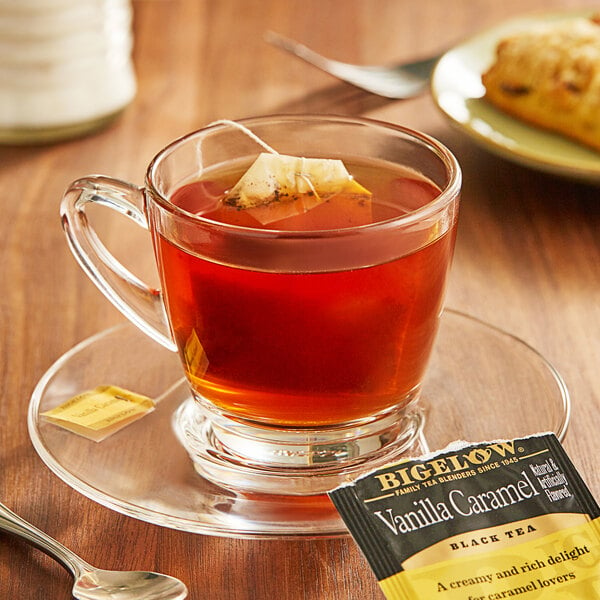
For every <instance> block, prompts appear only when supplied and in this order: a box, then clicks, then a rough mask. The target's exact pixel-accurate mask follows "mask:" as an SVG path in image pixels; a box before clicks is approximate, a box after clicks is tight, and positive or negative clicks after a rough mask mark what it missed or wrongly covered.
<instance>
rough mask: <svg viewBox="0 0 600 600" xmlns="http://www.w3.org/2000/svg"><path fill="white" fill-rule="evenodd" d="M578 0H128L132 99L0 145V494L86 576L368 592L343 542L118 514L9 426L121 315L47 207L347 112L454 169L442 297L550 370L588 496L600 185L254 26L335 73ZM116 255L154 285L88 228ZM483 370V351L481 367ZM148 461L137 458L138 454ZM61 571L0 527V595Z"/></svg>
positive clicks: (41, 592) (313, 597)
mask: <svg viewBox="0 0 600 600" xmlns="http://www.w3.org/2000/svg"><path fill="white" fill-rule="evenodd" d="M595 4H597V3H596V2H591V1H585V0H576V1H569V0H503V1H502V2H495V1H491V0H453V1H452V2H447V1H446V0H419V2H414V1H413V0H393V1H392V0H375V1H373V2H369V1H367V0H331V1H329V2H327V1H323V0H218V1H216V0H215V1H212V0H134V2H133V5H134V10H135V23H134V30H135V31H134V32H135V50H134V60H135V65H136V71H137V77H138V84H139V89H138V93H137V96H136V98H135V100H134V102H133V103H132V104H131V105H130V106H129V107H128V108H127V110H126V111H125V113H124V114H123V115H122V117H121V118H120V119H119V120H118V121H117V122H116V123H114V124H113V125H112V126H110V127H109V128H107V129H105V130H103V131H100V132H98V133H95V134H93V135H90V136H88V137H85V138H82V139H77V140H70V141H66V142H63V143H58V144H54V145H46V146H37V147H36V146H30V147H16V146H15V147H3V148H0V190H2V207H1V212H0V214H1V216H0V273H1V285H2V293H1V294H0V332H1V338H0V340H1V341H0V390H1V393H0V497H1V498H2V500H3V501H4V502H5V503H6V504H8V506H10V507H11V508H12V509H13V510H15V511H16V512H18V513H20V514H21V515H23V516H24V517H25V518H27V519H28V520H30V521H31V522H33V523H34V524H36V525H37V526H38V527H40V528H41V529H43V530H45V531H47V532H48V533H49V534H51V535H53V536H54V537H56V538H58V539H59V540H60V541H62V542H63V543H64V544H66V545H67V546H69V547H72V548H73V549H74V550H76V551H77V552H78V553H79V554H81V555H82V556H83V557H84V558H85V559H86V560H88V561H89V562H91V563H92V564H96V565H98V566H102V567H104V568H124V569H152V570H157V571H162V572H165V573H169V574H172V575H175V576H178V577H180V578H181V579H183V580H184V581H185V582H186V583H187V584H188V586H189V588H190V598H192V599H193V600H204V599H209V600H227V599H233V598H235V599H236V600H262V599H265V600H274V599H278V600H279V599H282V600H300V599H302V600H329V599H331V600H375V599H379V600H381V599H382V598H383V595H382V593H381V592H380V590H379V588H378V586H377V583H376V581H375V578H374V576H373V575H372V573H371V571H370V570H369V568H368V566H367V564H366V562H365V560H364V558H363V557H362V555H361V553H360V552H359V550H358V549H357V547H356V546H355V544H354V543H353V542H352V540H350V539H338V540H316V541H289V540H288V541H281V540H280V541H264V540H263V541H256V540H254V541H253V540H237V539H226V538H217V537H210V536H203V535H195V534H190V533H185V532H180V531H175V530H171V529H167V528H163V527H159V526H156V525H152V524H147V523H144V522H141V521H137V520H135V519H132V518H129V517H126V516H123V515H120V514H117V513H116V512H113V511H111V510H109V509H107V508H104V507H102V506H100V505H98V504H96V503H94V502H92V501H91V500H89V499H87V498H85V497H84V496H82V495H81V494H79V493H78V492H76V491H75V490H73V489H71V488H70V487H69V486H67V485H66V484H65V483H63V482H62V481H61V480H59V479H58V478H57V477H56V476H55V475H53V474H52V473H51V472H50V471H49V469H48V468H47V467H46V466H45V465H44V464H43V462H42V461H41V459H40V458H39V457H38V455H37V454H36V452H35V451H34V449H33V447H32V444H31V442H30V438H29V435H28V431H27V408H28V403H29V399H30V396H31V393H32V390H33V389H34V387H35V385H36V383H37V381H38V380H39V378H40V377H41V376H42V375H43V374H44V372H45V371H46V370H47V369H48V368H49V367H50V365H51V364H52V363H53V362H54V361H55V360H56V359H57V358H59V357H60V356H61V355H62V354H63V353H64V352H65V351H67V350H68V349H69V348H71V347H72V346H73V345H74V344H76V343H77V342H79V341H80V340H83V339H85V338H87V337H88V336H90V335H92V334H94V333H96V332H98V331H101V330H103V329H105V328H106V327H108V326H111V325H113V324H116V323H120V322H122V321H123V317H122V316H121V315H120V314H119V313H117V311H116V310H115V309H114V308H112V306H111V305H110V304H109V303H108V302H107V301H106V300H105V299H104V298H103V297H102V296H101V294H100V293H99V292H98V291H97V289H96V288H95V287H94V285H93V284H92V283H90V281H89V280H88V279H87V278H86V277H85V276H84V274H83V273H82V271H81V270H80V269H79V267H78V266H77V264H76V262H75V261H74V259H73V258H72V256H71V254H70V252H69V250H68V248H67V245H66V243H65V240H64V236H63V233H62V230H61V227H60V221H59V216H58V206H59V202H60V199H61V197H62V193H63V191H64V189H65V188H66V186H67V185H68V184H69V183H70V182H71V181H72V180H74V179H76V178H79V177H81V176H83V175H86V174H90V173H104V174H109V175H112V176H115V177H118V178H121V179H125V180H128V181H131V182H133V183H137V184H141V183H142V182H143V176H144V171H145V167H146V165H147V164H148V162H149V160H150V159H151V158H152V156H153V155H154V154H155V153H156V152H157V151H158V150H160V149H161V148H162V147H163V146H164V145H165V144H166V143H168V142H169V141H170V140H172V139H173V138H175V137H177V136H179V135H182V134H184V133H186V132H188V131H190V130H192V129H196V128H199V127H201V126H203V125H205V124H207V123H209V122H211V121H213V120H215V119H221V118H227V119H236V118H242V117H247V116H254V115H260V114H268V113H299V112H312V113H337V114H346V115H363V116H367V117H372V118H376V119H382V120H387V121H391V122H394V123H400V124H405V125H408V126H411V127H414V128H417V129H421V130H423V131H425V132H427V133H430V134H432V135H434V136H436V137H437V138H439V139H440V140H441V141H443V142H444V143H445V144H446V145H448V146H449V147H450V148H451V149H452V151H453V152H454V153H455V154H456V156H457V157H458V159H459V161H460V163H461V165H462V168H463V171H464V192H463V201H462V213H461V220H460V226H459V234H458V242H457V249H456V257H455V262H454V269H453V273H452V277H451V283H450V288H449V293H448V305H449V306H451V307H453V308H456V309H459V310H461V311H464V312H467V313H470V314H472V315H475V316H477V317H479V318H481V319H483V320H485V321H488V322H490V323H493V324H494V325H497V326H499V327H501V328H503V329H505V330H507V331H510V332H512V333H514V334H515V335H518V336H519V337H520V338H522V339H524V340H525V341H527V342H528V343H530V344H531V345H533V346H534V347H535V348H537V349H538V350H539V351H540V352H541V353H542V354H543V355H544V356H545V357H547V358H548V359H549V360H550V361H551V362H552V363H553V364H554V365H555V366H556V368H557V369H558V370H559V372H560V373H561V374H562V375H563V377H564V379H565V380H566V382H567V385H568V387H569V390H570V393H571V396H572V399H573V415H572V422H571V426H570V429H569V432H568V435H567V438H566V442H565V445H566V448H567V450H568V452H569V454H570V455H571V457H572V459H573V460H574V462H575V463H576V465H577V467H578V468H579V469H580V472H581V473H582V475H583V477H584V478H585V480H586V481H587V483H588V484H589V486H590V487H591V489H592V492H593V493H594V494H595V495H596V496H597V497H598V496H600V475H599V472H600V471H599V469H598V468H597V460H598V454H599V452H598V451H599V449H600V443H599V437H598V408H599V394H600V392H599V390H600V369H599V365H600V188H598V187H594V186H591V185H587V184H584V183H580V182H575V181H569V180H564V179H559V178H556V177H553V176H551V175H545V174H542V173H539V172H536V171H533V170H531V169H528V168H525V167H522V166H518V165H516V164H513V163H511V162H508V161H505V160H503V159H500V158H497V157H495V156H493V155H491V154H489V153H487V152H485V151H483V150H481V149H480V148H478V147H476V146H475V145H473V143H472V142H471V141H470V140H469V139H467V138H466V137H464V135H463V134H461V133H460V132H458V131H455V130H454V129H453V128H452V127H451V126H450V125H449V124H448V123H447V122H446V121H445V119H444V118H443V117H442V115H441V114H440V113H439V111H438V110H437V109H436V108H435V106H434V104H433V102H432V100H431V97H430V96H429V95H428V94H424V95H422V96H420V97H418V98H415V99H412V100H407V101H400V100H398V101H392V100H385V99H382V98H378V97H375V96H372V95H370V94H367V93H365V92H362V91H360V90H357V89H356V88H354V87H352V86H350V85H347V84H344V83H341V82H339V81H337V80H335V79H333V78H332V77H330V76H328V75H326V74H324V73H321V72H320V71H318V70H316V69H314V68H312V67H310V66H308V65H306V64H304V63H302V62H301V61H299V60H297V59H294V58H292V57H290V56H287V55H285V54H283V53H282V52H281V51H279V50H277V49H274V48H272V47H271V46H269V45H268V44H266V43H265V42H264V41H263V34H264V32H265V31H266V30H267V29H272V30H275V31H278V32H280V33H283V34H285V35H289V36H291V37H295V38H297V39H300V40H302V41H304V42H305V43H307V44H308V45H310V46H312V47H313V48H314V49H316V50H318V51H321V52H323V53H325V54H328V55H330V56H332V57H334V58H338V59H341V60H345V61H349V62H361V63H386V62H394V61H399V60H402V59H410V58H416V57H418V56H424V55H426V54H429V53H433V52H436V51H440V50H442V49H444V48H446V47H449V46H451V45H452V44H454V43H456V42H457V41H459V40H461V39H463V38H464V37H465V36H468V35H470V34H473V33H475V32H477V31H479V30H481V29H482V28H486V27H489V26H492V25H494V24H496V23H499V22H501V21H503V20H504V19H507V18H510V17H512V16H515V15H519V14H522V13H525V12H529V11H534V10H550V9H562V8H565V9H568V8H575V7H580V6H593V5H595ZM99 227H101V228H103V231H104V232H105V235H106V237H107V239H108V241H109V243H110V244H114V246H115V252H117V253H118V254H119V256H123V257H124V259H125V260H126V261H127V262H128V264H129V265H130V266H131V268H132V269H134V270H136V271H137V272H138V273H140V274H141V275H142V276H143V277H145V278H151V277H154V276H155V275H154V272H153V267H152V262H151V257H150V253H149V252H140V251H139V249H140V245H143V244H145V243H147V240H146V239H140V238H139V233H135V232H134V233H132V234H131V235H123V229H122V228H121V226H118V227H113V226H112V225H110V224H109V223H108V222H106V223H104V222H103V221H100V225H99ZM490 360H493V357H490ZM155 451H159V450H158V449H155V448H148V452H150V453H151V452H155ZM70 589H71V579H70V576H69V575H68V574H67V573H66V572H65V571H64V570H63V569H62V568H61V567H60V566H58V565H57V564H55V563H54V562H53V561H51V560H50V559H48V558H47V557H46V556H45V555H43V554H42V553H40V552H39V551H37V550H34V549H32V548H30V547H28V546H27V545H25V544H24V543H22V542H20V541H18V540H14V539H11V538H8V537H7V536H6V535H4V534H1V533H0V597H1V598H6V599H9V598H11V599H12V598H14V599H17V598H18V599H19V600H46V599H48V600H49V599H52V600H58V599H67V598H70V597H71V596H70Z"/></svg>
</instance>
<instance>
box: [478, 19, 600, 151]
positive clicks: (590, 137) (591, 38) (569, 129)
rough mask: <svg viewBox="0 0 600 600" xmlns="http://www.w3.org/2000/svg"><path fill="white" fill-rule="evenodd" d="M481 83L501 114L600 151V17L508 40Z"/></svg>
mask: <svg viewBox="0 0 600 600" xmlns="http://www.w3.org/2000/svg"><path fill="white" fill-rule="evenodd" d="M482 82H483V85H484V87H485V98H486V99H487V100H488V101H489V102H491V103H492V104H494V105H495V106H496V107H498V108H500V109H501V110H503V111H505V112H507V113H509V114H511V115H513V116H514V117H517V118H519V119H521V120H523V121H526V122H528V123H531V124H533V125H536V126H538V127H543V128H545V129H549V130H552V131H556V132H559V133H561V134H563V135H565V136H568V137H570V138H572V139H575V140H577V141H578V142H580V143H582V144H585V145H587V146H590V147H592V148H595V149H596V150H598V151H600V15H597V16H595V17H592V18H590V19H586V18H574V19H568V20H565V21H557V22H550V23H543V24H540V25H539V26H536V27H535V28H531V29H528V30H525V31H521V32H518V33H515V34H513V35H510V36H507V37H506V38H504V39H502V40H500V42H499V43H498V45H497V47H496V56H495V60H494V62H493V64H492V66H491V67H490V68H489V69H488V70H487V71H486V72H485V73H483V75H482Z"/></svg>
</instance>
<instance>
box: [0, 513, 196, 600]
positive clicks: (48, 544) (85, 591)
mask: <svg viewBox="0 0 600 600" xmlns="http://www.w3.org/2000/svg"><path fill="white" fill-rule="evenodd" d="M0 529H1V530H3V531H6V532H7V533H10V534H13V535H16V536H19V537H22V538H24V539H25V540H26V541H27V542H28V543H30V544H31V545H32V546H35V547H36V548H39V549H40V550H42V551H43V552H45V553H46V554H48V556H51V557H52V558H54V559H55V560H57V561H58V562H59V563H60V564H61V565H63V566H64V567H65V568H67V569H68V570H69V571H71V573H72V574H73V576H74V577H75V585H74V586H73V596H74V597H75V598H78V599H79V600H109V599H110V600H134V599H136V600H139V599H140V598H143V599H144V600H183V598H186V597H187V593H188V592H187V588H186V586H185V584H183V583H182V582H181V581H179V579H175V578H174V577H171V576H169V575H161V574H159V573H149V572H147V571H105V570H103V569H96V568H95V567H92V566H91V565H89V564H88V563H86V562H85V561H84V560H83V559H81V558H79V556H77V555H76V554H74V553H73V552H71V550H69V549H68V548H66V547H65V546H63V545H62V544H61V543H59V542H57V541H56V540H54V539H52V538H51V537H50V536H48V535H46V534H45V533H44V532H42V531H40V530H39V529H37V527H34V526H33V525H31V524H30V523H28V522H27V521H25V519H22V518H21V517H19V516H18V515H16V514H15V513H14V512H12V510H10V509H9V508H7V507H6V506H5V505H4V504H2V502H0Z"/></svg>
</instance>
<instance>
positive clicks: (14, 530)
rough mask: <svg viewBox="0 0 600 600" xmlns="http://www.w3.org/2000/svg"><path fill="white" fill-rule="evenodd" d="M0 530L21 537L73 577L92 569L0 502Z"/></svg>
mask: <svg viewBox="0 0 600 600" xmlns="http://www.w3.org/2000/svg"><path fill="white" fill-rule="evenodd" d="M0 530H2V531H5V532H6V533H10V534H12V535H16V536H18V537H21V538H23V539H24V540H25V541H27V542H28V543H29V544H31V545H32V546H35V547H36V548H39V549H40V550H41V551H42V552H45V553H46V554H47V555H48V556H50V557H52V558H54V559H55V560H56V561H58V562H59V563H60V564H61V565H63V567H65V568H66V569H68V570H69V571H71V573H72V574H73V575H74V576H75V577H79V576H80V575H82V574H83V573H85V572H86V571H89V570H91V569H92V567H91V566H90V565H88V564H87V563H86V562H85V561H84V560H83V559H81V558H79V556H77V555H76V554H75V553H74V552H72V551H71V550H69V549H68V548H66V547H65V546H63V545H62V544H61V543H60V542H57V541H56V540H55V539H53V538H51V537H50V536H49V535H47V534H45V533H44V532H43V531H40V530H39V529H38V528H37V527H35V526H33V525H32V524H31V523H28V522H27V521H26V520H25V519H23V518H22V517H20V516H19V515H17V514H15V513H14V512H13V511H12V510H10V509H9V508H8V507H7V506H5V505H4V504H2V502H0Z"/></svg>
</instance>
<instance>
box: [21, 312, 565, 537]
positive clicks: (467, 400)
mask: <svg viewBox="0 0 600 600" xmlns="http://www.w3.org/2000/svg"><path fill="white" fill-rule="evenodd" d="M103 384H111V385H117V386H121V387H124V388H127V389H129V390H131V391H134V392H137V393H140V394H144V395H147V396H150V397H152V398H154V399H155V400H158V404H157V407H156V410H155V411H154V412H152V413H150V414H148V415H147V416H145V417H144V418H142V419H140V420H139V421H137V422H135V423H133V424H131V425H129V426H128V427H126V428H125V429H123V430H121V431H119V432H117V433H115V434H114V435H112V436H111V437H109V438H107V439H105V440H104V441H102V442H98V443H96V442H92V441H89V440H87V439H85V438H83V437H80V436H78V435H75V434H73V433H70V432H69V431H66V430H64V429H62V428H60V427H57V426H56V425H53V424H51V423H48V422H47V421H45V420H44V419H43V418H41V417H40V414H41V413H42V412H44V411H46V410H49V409H50V408H53V407H55V406H57V405H58V404H61V403H62V402H64V401H65V400H67V399H68V398H70V397H72V396H74V395H76V394H78V393H80V392H82V391H85V390H87V389H91V388H95V387H97V386H98V385H103ZM189 396H190V394H189V391H188V388H187V385H186V383H185V381H184V379H183V377H182V371H181V366H180V364H179V359H178V357H177V356H176V355H175V354H174V353H170V352H169V351H167V350H165V349H164V348H162V347H161V346H159V345H158V344H156V343H155V342H153V341H152V340H151V339H150V338H148V337H147V336H145V335H144V334H143V333H141V332H140V331H139V330H138V329H137V328H136V327H135V326H133V325H131V324H129V323H125V324H123V325H119V326H117V327H114V328H111V329H108V330H106V331H103V332H101V333H99V334H97V335H95V336H93V337H91V338H88V339H87V340H85V341H83V342H81V343H80V344H78V345H77V346H75V347H74V348H73V349H71V350H70V351H69V352H67V353H66V354H65V355H64V356H62V357H61V358H60V359H59V360H58V361H57V362H56V363H54V365H53V366H52V367H51V368H50V369H49V370H48V371H47V372H46V374H45V375H44V376H43V377H42V379H41V380H40V382H39V383H38V385H37V386H36V388H35V390H34V392H33V395H32V398H31V402H30V406H29V416H28V424H29V433H30V436H31V440H32V442H33V445H34V447H35V449H36V451H37V452H38V454H39V455H40V457H41V458H42V460H43V461H44V462H45V463H46V465H47V466H48V467H49V468H50V469H51V470H52V471H53V472H54V473H55V474H56V475H57V476H58V477H60V478H61V479H62V480H63V481H64V482H66V483H67V484H68V485H70V486H71V487H72V488H74V489H75V490H77V491H78V492H80V493H82V494H83V495H85V496H87V497H88V498H91V499H92V500H94V501H96V502H98V503H100V504H102V505H104V506H107V507H108V508H111V509H113V510H116V511H117V512H120V513H123V514H125V515H129V516H131V517H135V518H137V519H141V520H142V521H147V522H150V523H154V524H157V525H162V526H165V527H171V528H174V529H180V530H183V531H189V532H193V533H202V534H209V535H217V536H224V537H238V538H288V537H290V538H300V537H304V538H311V537H339V536H345V535H347V530H346V527H345V526H344V524H343V522H342V520H341V518H340V517H339V516H338V514H337V512H336V511H335V509H334V508H333V506H332V504H331V503H330V501H329V499H328V498H327V496H325V495H320V496H308V497H302V496H276V495H267V494H255V495H253V494H241V493H235V492H232V491H230V490H225V489H222V488H220V487H217V486H215V485H214V484H212V483H210V482H208V481H207V480H205V479H203V478H202V477H201V476H200V475H198V474H197V473H196V471H195V470H194V466H193V464H192V462H191V460H190V459H189V457H188V454H187V453H186V451H185V450H184V448H183V447H182V446H181V445H180V444H179V442H178V441H177V438H176V436H175V433H174V431H173V428H172V418H173V415H174V414H175V412H176V411H177V409H178V408H179V406H180V405H181V404H182V403H183V402H184V401H186V400H187V399H188V398H189ZM419 402H420V405H421V408H422V410H423V412H424V414H425V424H424V429H423V434H422V435H423V437H424V440H423V441H424V444H425V445H426V446H428V447H429V449H431V450H435V449H439V448H442V447H444V446H445V445H446V444H448V443H449V442H451V441H453V440H456V439H464V440H467V441H481V440H489V439H497V438H512V437H518V436H524V435H529V434H533V433H537V432H540V431H553V432H554V433H555V434H556V435H557V436H558V437H559V439H562V438H563V437H564V435H565V433H566V429H567V426H568V423H569V418H570V400H569V395H568V391H567V388H566V386H565V384H564V382H563V380H562V378H561V376H560V375H559V374H558V373H557V371H556V370H555V369H554V368H553V367H552V365H550V364H549V363H548V362H547V361H546V360H545V359H544V358H543V357H542V356H541V355H540V354H539V353H538V352H537V351H536V350H534V349H533V348H531V347H530V346H529V345H527V344H526V343H524V342H523V341H521V340H519V339H518V338H516V337H514V336H512V335H510V334H508V333H505V332H503V331H501V330H499V329H497V328H495V327H493V326H491V325H488V324H486V323H483V322H481V321H479V320H477V319H475V318H473V317H470V316H468V315H465V314H463V313H459V312H456V311H452V310H446V311H445V312H444V315H443V317H442V323H441V328H440V333H439V337H438V341H437V343H436V349H435V352H434V355H433V357H432V361H431V364H430V367H429V371H428V377H427V379H426V382H425V385H424V388H423V394H422V398H421V400H420V401H419ZM365 469H366V470H369V464H368V463H367V464H366V465H365Z"/></svg>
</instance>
